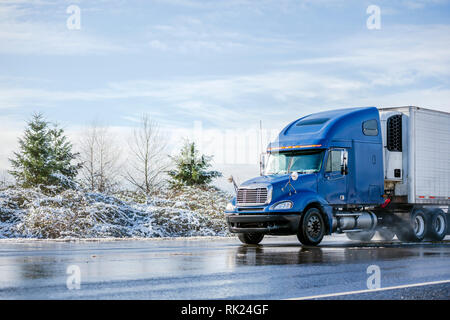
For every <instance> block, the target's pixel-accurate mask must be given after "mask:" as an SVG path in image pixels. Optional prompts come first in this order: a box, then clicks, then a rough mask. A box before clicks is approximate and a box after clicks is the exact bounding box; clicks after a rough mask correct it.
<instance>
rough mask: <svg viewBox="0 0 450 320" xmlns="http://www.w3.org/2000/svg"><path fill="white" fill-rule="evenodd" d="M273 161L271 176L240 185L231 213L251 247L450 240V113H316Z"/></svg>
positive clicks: (283, 135)
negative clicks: (291, 240)
mask: <svg viewBox="0 0 450 320" xmlns="http://www.w3.org/2000/svg"><path fill="white" fill-rule="evenodd" d="M265 155H266V156H267V159H265V156H264V157H262V158H263V159H264V160H262V161H261V176H259V177H255V178H253V179H250V180H248V181H246V182H244V183H242V184H241V185H239V186H237V185H236V184H235V189H236V197H234V198H233V199H232V201H231V202H230V203H229V204H228V205H227V208H226V211H225V213H226V220H227V224H228V228H229V230H230V232H232V233H237V234H238V237H239V239H240V240H241V241H242V242H243V243H246V244H258V243H259V242H261V241H262V239H263V238H264V235H266V234H269V235H294V234H296V235H297V237H298V239H299V241H300V242H301V243H302V244H304V245H318V244H319V243H320V242H321V241H322V238H323V237H324V235H329V234H331V233H335V232H336V233H345V234H346V235H347V236H348V238H350V239H351V240H361V241H369V240H371V239H372V237H373V236H374V235H375V233H376V232H378V234H379V236H380V237H381V238H383V239H385V240H392V239H393V238H394V236H395V235H396V236H397V238H398V239H399V240H401V241H414V242H417V241H422V240H423V239H426V238H429V239H432V240H442V239H443V238H444V237H445V236H446V234H447V233H448V229H449V227H448V221H449V209H448V208H449V205H450V190H449V189H450V114H449V113H446V112H441V111H434V110H429V109H424V108H419V107H399V108H384V109H378V108H375V107H367V108H351V109H341V110H332V111H327V112H320V113H316V114H311V115H308V116H305V117H302V118H300V119H297V120H295V121H293V122H291V123H290V124H289V125H287V126H286V127H285V128H284V129H283V130H282V131H281V132H280V134H279V136H278V137H277V139H276V140H275V141H274V142H271V143H270V144H269V146H268V148H267V153H266V154H265ZM232 181H233V182H234V180H232Z"/></svg>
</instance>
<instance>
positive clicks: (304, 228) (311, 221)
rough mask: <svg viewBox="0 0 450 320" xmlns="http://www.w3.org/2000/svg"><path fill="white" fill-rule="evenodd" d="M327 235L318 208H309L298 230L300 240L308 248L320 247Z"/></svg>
mask: <svg viewBox="0 0 450 320" xmlns="http://www.w3.org/2000/svg"><path fill="white" fill-rule="evenodd" d="M324 235H325V223H324V221H323V217H322V214H321V213H320V210H319V209H317V208H309V209H308V210H307V211H306V213H305V214H304V215H303V217H302V220H301V222H300V227H299V229H298V233H297V238H298V240H299V241H300V242H301V243H302V244H304V245H308V246H316V245H318V244H319V243H320V242H321V241H322V239H323V236H324Z"/></svg>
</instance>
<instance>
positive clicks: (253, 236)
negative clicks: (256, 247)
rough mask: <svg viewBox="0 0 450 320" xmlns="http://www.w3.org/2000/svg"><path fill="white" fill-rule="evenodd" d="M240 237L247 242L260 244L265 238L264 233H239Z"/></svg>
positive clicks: (243, 241)
mask: <svg viewBox="0 0 450 320" xmlns="http://www.w3.org/2000/svg"><path fill="white" fill-rule="evenodd" d="M238 238H239V240H241V242H242V243H245V244H258V243H260V242H261V241H262V239H263V238H264V234H263V233H238Z"/></svg>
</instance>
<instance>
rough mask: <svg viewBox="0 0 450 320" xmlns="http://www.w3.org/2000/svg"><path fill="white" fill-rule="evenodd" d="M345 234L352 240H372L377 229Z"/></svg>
mask: <svg viewBox="0 0 450 320" xmlns="http://www.w3.org/2000/svg"><path fill="white" fill-rule="evenodd" d="M345 235H346V236H347V238H349V239H350V240H357V241H364V242H366V241H370V240H372V238H373V236H374V235H375V231H358V232H346V233H345Z"/></svg>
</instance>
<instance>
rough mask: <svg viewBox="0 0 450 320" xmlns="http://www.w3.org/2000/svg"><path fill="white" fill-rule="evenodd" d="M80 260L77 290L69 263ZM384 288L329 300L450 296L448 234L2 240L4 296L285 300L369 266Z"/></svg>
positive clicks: (360, 276)
mask: <svg viewBox="0 0 450 320" xmlns="http://www.w3.org/2000/svg"><path fill="white" fill-rule="evenodd" d="M71 265H72V266H73V265H75V266H78V267H79V270H80V280H81V284H80V289H78V290H77V289H72V290H69V289H68V288H67V285H66V281H67V278H68V277H69V275H68V274H66V272H67V268H68V267H69V266H71ZM370 265H376V266H378V267H379V268H380V269H379V270H380V279H381V288H386V287H391V286H403V285H408V284H418V283H426V282H435V281H440V282H438V283H435V284H430V285H425V286H419V287H411V288H403V287H400V288H397V289H392V290H383V291H373V292H364V291H363V292H361V293H356V294H347V295H339V296H334V295H332V296H325V297H321V298H323V299H450V282H447V283H443V282H442V281H443V280H450V237H447V238H446V240H445V241H443V242H440V243H429V242H428V243H427V242H425V243H421V244H401V243H399V242H396V241H394V242H377V241H375V242H371V243H369V244H361V243H358V242H353V241H348V240H347V239H346V238H345V236H332V237H326V238H325V239H324V241H323V242H322V243H321V245H320V246H319V247H316V248H313V247H302V246H301V245H300V244H299V243H298V241H297V239H296V238H295V237H267V238H266V239H264V240H263V242H262V244H261V245H260V246H244V245H241V244H240V242H239V241H238V240H237V239H236V238H226V239H200V240H198V239H197V240H159V241H154V240H152V241H148V240H142V241H131V240H127V241H105V242H96V241H92V242H45V241H44V242H41V241H31V242H22V243H17V242H12V241H1V242H0V299H287V298H301V297H311V298H314V297H315V296H317V295H329V294H334V293H343V292H351V291H358V290H365V289H367V279H368V277H369V276H371V274H367V268H368V266H370Z"/></svg>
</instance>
